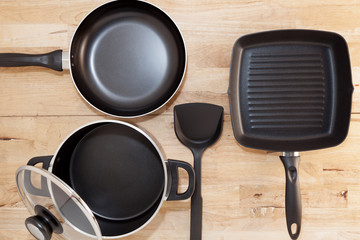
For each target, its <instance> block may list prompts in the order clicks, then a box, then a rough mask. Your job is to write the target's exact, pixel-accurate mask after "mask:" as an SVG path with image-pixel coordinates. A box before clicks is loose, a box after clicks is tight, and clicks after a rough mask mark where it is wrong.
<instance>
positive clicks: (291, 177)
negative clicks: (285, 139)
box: [280, 154, 302, 239]
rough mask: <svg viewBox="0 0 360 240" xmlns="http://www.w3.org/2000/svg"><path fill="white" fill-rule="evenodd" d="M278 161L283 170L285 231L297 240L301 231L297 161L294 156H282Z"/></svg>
mask: <svg viewBox="0 0 360 240" xmlns="http://www.w3.org/2000/svg"><path fill="white" fill-rule="evenodd" d="M280 159H281V161H282V163H283V165H284V168H285V176H286V195H285V211H286V223H287V229H288V232H289V235H290V237H291V239H297V238H298V237H299V234H300V230H301V211H302V207H301V195H300V182H299V174H298V169H299V160H300V157H299V156H296V155H295V154H284V155H283V156H280Z"/></svg>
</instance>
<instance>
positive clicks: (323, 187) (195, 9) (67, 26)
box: [0, 0, 360, 240]
mask: <svg viewBox="0 0 360 240" xmlns="http://www.w3.org/2000/svg"><path fill="white" fill-rule="evenodd" d="M103 2H105V1H100V0H96V1H95V0H87V1H85V0H76V1H75V0H72V1H70V0H31V1H23V0H0V52H15V51H16V52H27V53H43V52H46V51H51V50H55V49H58V48H61V49H64V50H67V49H68V48H69V43H70V40H71V37H72V34H73V32H74V30H75V28H76V26H77V24H78V23H79V22H80V21H81V19H82V18H83V17H84V16H85V15H86V14H87V13H88V12H89V11H91V10H92V9H93V8H95V7H96V6H98V5H100V4H102V3H103ZM151 2H152V3H154V4H156V5H157V6H159V7H160V8H162V9H163V10H165V11H166V12H167V13H168V14H169V15H170V16H171V17H172V18H173V19H174V21H175V22H176V23H177V24H178V26H179V28H180V29H181V31H182V32H183V34H184V38H185V41H186V44H187V50H188V69H187V74H186V78H185V80H184V82H183V85H182V86H181V88H180V91H179V92H178V93H177V94H176V96H175V97H174V98H173V99H172V100H171V101H170V102H169V103H168V104H167V105H166V106H165V107H163V108H162V109H161V110H159V111H157V112H155V113H153V114H151V115H149V116H146V117H141V118H136V119H122V120H124V121H127V122H130V123H133V124H136V125H137V126H139V127H141V128H143V129H145V130H146V131H147V132H148V133H150V134H151V135H152V136H154V137H155V138H156V140H157V142H158V143H159V144H160V145H161V148H162V150H163V151H164V153H165V155H166V156H167V157H168V158H173V159H180V160H185V161H188V162H190V163H192V155H191V153H190V151H189V150H188V149H187V148H185V147H184V146H183V145H181V144H180V142H179V141H178V140H177V138H176V136H175V133H174V130H173V107H174V106H175V105H176V104H181V103H188V102H209V103H214V104H218V105H222V106H223V107H224V108H225V121H224V130H223V134H222V137H221V139H220V141H218V142H217V143H216V144H215V145H214V146H213V147H211V148H210V149H208V150H207V151H206V152H205V155H204V157H203V161H202V162H203V171H202V173H203V192H202V195H203V199H204V214H203V239H204V240H224V239H226V240H229V239H236V240H238V239H268V240H279V239H280V240H282V239H289V237H288V234H287V230H286V222H285V209H284V188H285V177H284V170H283V166H282V164H281V161H280V160H279V158H278V155H279V153H272V152H264V151H255V150H251V149H245V148H243V147H241V146H240V145H239V144H238V143H237V142H236V141H235V139H234V137H233V133H232V129H231V121H230V115H229V104H228V98H227V94H226V91H227V88H228V76H229V65H230V58H231V51H232V46H233V44H234V42H235V41H236V39H237V38H239V37H240V36H242V35H244V34H248V33H253V32H258V31H264V30H271V29H287V28H295V29H320V30H328V31H334V32H337V33H339V34H341V35H342V36H344V38H345V39H346V40H347V42H348V44H349V49H350V55H351V63H352V74H353V83H354V86H355V91H354V96H353V107H352V116H351V124H350V131H349V134H348V137H347V139H346V140H345V142H344V143H342V144H341V145H339V146H338V147H334V148H330V149H325V150H318V151H311V152H305V153H301V156H302V159H301V163H300V181H301V195H302V203H303V218H302V219H303V225H302V234H301V237H300V238H301V239H303V240H316V239H327V240H335V239H360V147H359V138H360V115H359V112H360V89H359V84H360V18H359V13H360V1H359V0H347V1H339V0H318V1H314V0H305V1H280V0H279V1H275V0H270V1H260V0H248V1H245V0H237V1H235V0H195V1H189V0H151ZM101 119H111V117H107V116H104V115H103V114H101V113H99V112H97V111H96V110H94V109H92V108H91V107H89V105H87V104H86V102H85V101H84V100H83V99H82V98H81V97H80V96H79V94H78V93H77V91H76V90H75V87H74V86H73V83H72V81H71V77H70V75H69V72H62V73H58V72H54V71H52V70H47V69H43V68H40V67H24V68H17V69H10V68H1V69H0V239H32V238H31V236H30V234H28V233H27V231H26V229H25V227H24V219H25V218H26V217H28V216H29V214H28V212H27V210H26V209H25V207H24V205H23V203H22V202H21V199H20V197H19V195H18V193H17V189H16V184H15V171H16V169H17V168H18V167H19V166H21V165H25V164H26V162H27V161H28V159H30V158H31V157H33V156H39V155H46V154H52V153H54V152H55V150H56V149H57V147H58V145H59V144H60V143H61V142H62V140H63V139H64V138H65V137H66V136H67V135H68V134H69V133H71V132H72V131H73V130H74V129H75V128H77V127H79V126H81V125H83V124H85V123H88V122H90V121H95V120H101ZM182 182H183V183H184V182H186V179H184V177H183V178H182ZM189 207H190V202H189V201H182V202H165V203H164V205H163V207H162V209H161V211H160V212H159V214H158V215H157V216H156V217H155V219H154V220H153V221H152V222H151V223H150V224H149V225H148V226H146V227H145V228H144V229H142V230H141V231H139V232H138V233H136V234H135V235H133V236H131V237H127V238H126V239H130V240H136V239H139V240H140V239H147V240H152V239H154V240H155V239H156V240H158V239H161V240H167V239H169V240H170V239H171V240H180V239H181V240H182V239H189V216H190V214H189V213H190V210H189Z"/></svg>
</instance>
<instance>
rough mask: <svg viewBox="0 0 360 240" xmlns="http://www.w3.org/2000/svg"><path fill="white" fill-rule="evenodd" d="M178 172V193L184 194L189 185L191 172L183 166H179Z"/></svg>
mask: <svg viewBox="0 0 360 240" xmlns="http://www.w3.org/2000/svg"><path fill="white" fill-rule="evenodd" d="M178 173H179V174H178V182H179V186H178V189H177V194H183V193H184V192H186V190H187V189H188V186H189V174H188V173H187V172H186V170H185V169H183V168H178Z"/></svg>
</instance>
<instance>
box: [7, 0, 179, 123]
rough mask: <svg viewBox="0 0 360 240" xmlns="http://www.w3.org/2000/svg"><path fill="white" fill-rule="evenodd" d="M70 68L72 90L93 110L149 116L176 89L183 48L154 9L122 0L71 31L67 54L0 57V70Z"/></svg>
mask: <svg viewBox="0 0 360 240" xmlns="http://www.w3.org/2000/svg"><path fill="white" fill-rule="evenodd" d="M16 66H43V67H47V68H51V69H54V70H57V71H62V70H63V69H67V68H69V69H70V72H71V76H72V79H73V82H74V85H75V87H76V88H77V90H78V92H79V93H80V95H81V96H82V97H83V98H84V99H85V100H86V101H87V102H88V103H89V104H90V105H91V106H93V107H94V108H96V109H97V110H99V111H101V112H104V113H106V114H109V115H112V116H117V117H135V116H142V115H145V114H148V113H151V112H153V111H155V110H157V109H159V108H160V107H161V106H163V105H164V104H166V103H167V102H168V101H169V100H170V99H171V98H172V96H173V95H174V94H175V93H176V91H177V89H178V88H179V86H180V84H181V82H182V79H183V77H184V73H185V69H186V49H185V43H184V40H183V37H182V35H181V32H180V30H179V29H178V27H177V26H176V24H175V23H174V22H173V21H172V19H171V18H170V17H169V16H168V15H167V14H166V13H165V12H163V11H162V10H160V9H159V8H157V7H156V6H154V5H151V4H149V3H146V2H142V1H133V0H123V1H113V2H109V3H106V4H104V5H102V6H100V7H98V8H96V9H95V10H93V11H92V12H91V13H90V14H89V15H87V16H86V17H85V18H84V19H83V20H82V22H81V23H80V25H79V26H78V28H77V29H76V31H75V33H74V35H73V38H72V41H71V44H70V53H66V52H62V50H57V51H54V52H51V53H47V54H40V55H28V54H14V53H3V54H0V67H16Z"/></svg>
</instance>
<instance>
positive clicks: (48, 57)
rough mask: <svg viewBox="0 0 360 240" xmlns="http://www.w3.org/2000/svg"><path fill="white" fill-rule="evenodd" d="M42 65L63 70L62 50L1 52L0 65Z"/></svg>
mask: <svg viewBox="0 0 360 240" xmlns="http://www.w3.org/2000/svg"><path fill="white" fill-rule="evenodd" d="M23 66H41V67H46V68H50V69H53V70H56V71H62V70H63V68H62V50H56V51H53V52H49V53H45V54H24V53H0V67H23Z"/></svg>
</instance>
